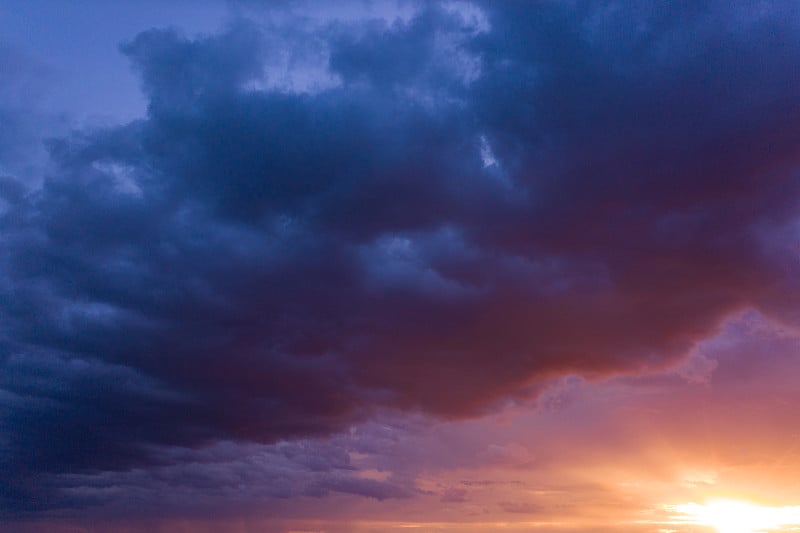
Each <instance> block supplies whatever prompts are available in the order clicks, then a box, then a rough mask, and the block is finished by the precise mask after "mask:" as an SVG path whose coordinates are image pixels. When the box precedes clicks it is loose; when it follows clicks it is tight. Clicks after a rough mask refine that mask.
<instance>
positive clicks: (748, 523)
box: [667, 500, 800, 533]
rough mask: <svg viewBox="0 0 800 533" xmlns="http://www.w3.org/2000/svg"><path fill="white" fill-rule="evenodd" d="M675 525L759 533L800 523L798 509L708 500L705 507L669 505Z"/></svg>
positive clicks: (728, 531) (720, 530) (737, 501)
mask: <svg viewBox="0 0 800 533" xmlns="http://www.w3.org/2000/svg"><path fill="white" fill-rule="evenodd" d="M667 508H668V509H669V510H671V511H674V512H675V513H676V515H675V519H676V520H677V521H678V522H682V523H687V524H700V525H706V526H711V527H713V528H714V529H716V530H717V531H718V532H719V533H760V532H763V531H768V530H776V529H780V528H782V527H785V526H791V525H798V524H800V506H794V507H768V506H764V505H757V504H754V503H749V502H744V501H739V500H710V501H708V502H706V503H705V504H704V505H700V504H697V503H687V504H683V505H670V506H668V507H667Z"/></svg>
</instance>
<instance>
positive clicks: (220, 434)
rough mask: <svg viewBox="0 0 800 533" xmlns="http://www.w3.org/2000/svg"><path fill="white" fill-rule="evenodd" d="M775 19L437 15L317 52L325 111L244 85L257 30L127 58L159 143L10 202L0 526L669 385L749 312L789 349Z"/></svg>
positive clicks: (256, 48)
mask: <svg viewBox="0 0 800 533" xmlns="http://www.w3.org/2000/svg"><path fill="white" fill-rule="evenodd" d="M792 9H794V8H792V7H791V6H781V8H780V9H777V8H776V9H775V10H773V12H765V13H758V14H756V13H751V12H750V11H748V10H747V9H745V8H741V7H735V6H734V7H731V6H729V5H728V4H727V3H724V2H719V3H714V2H711V3H704V4H702V6H700V5H698V7H686V6H678V5H675V6H662V5H656V4H654V5H652V6H646V7H642V6H640V5H638V4H633V3H631V4H626V3H623V4H621V7H620V8H618V9H616V10H615V9H612V7H611V6H610V5H608V6H605V5H599V4H597V5H594V6H592V5H588V4H587V5H583V4H580V5H577V6H573V5H572V4H563V3H551V2H541V3H536V4H524V3H513V4H502V5H497V4H489V5H483V6H482V11H483V12H484V13H485V17H486V18H485V20H486V22H485V25H481V26H480V28H479V29H476V26H475V24H474V22H473V21H472V19H471V18H469V17H465V16H464V14H463V13H462V12H460V11H457V10H455V11H454V10H452V9H450V10H448V9H445V8H441V7H439V6H436V5H432V6H425V7H423V8H420V11H419V13H418V14H417V15H416V16H415V17H412V18H411V19H409V20H407V21H403V20H400V21H396V22H394V23H392V24H387V23H385V22H384V23H381V22H375V21H370V22H366V23H363V24H356V23H353V24H352V25H349V24H348V25H336V24H333V25H331V26H330V27H323V28H321V29H319V30H317V31H318V34H319V39H320V40H321V41H325V42H326V43H327V46H328V47H329V53H330V56H329V57H330V61H329V68H330V71H331V73H332V74H333V75H335V76H338V77H339V78H340V79H341V84H336V85H333V86H331V87H330V88H327V89H324V90H320V91H318V92H313V93H309V92H291V91H287V90H284V89H280V88H275V89H265V90H254V89H253V87H254V86H253V82H254V80H256V81H257V80H259V79H261V78H262V77H263V76H264V72H263V62H264V61H265V59H264V58H265V57H266V56H265V54H266V53H267V51H266V50H265V46H264V43H265V33H264V32H265V30H264V29H263V28H261V27H259V26H258V25H256V24H255V23H251V22H247V21H241V22H237V23H234V24H232V25H231V26H230V27H229V28H227V29H226V30H225V31H223V32H221V33H219V34H215V35H207V36H200V37H197V38H194V39H189V38H187V37H185V36H183V35H181V34H180V32H178V31H176V30H148V31H146V32H144V33H141V34H139V35H138V36H136V37H134V38H133V39H132V40H130V41H128V42H126V44H124V45H123V46H122V48H121V50H122V51H123V52H124V54H125V55H126V56H127V57H128V58H129V59H130V61H131V62H132V64H133V67H134V69H135V70H136V72H138V74H139V76H140V78H141V81H142V88H143V91H144V93H145V94H146V96H147V98H148V100H149V108H148V114H147V117H146V118H144V119H142V120H139V121H135V122H132V123H129V124H124V125H119V126H114V127H107V128H104V129H90V130H84V131H78V132H75V133H74V134H72V135H69V136H62V137H59V138H56V139H53V140H52V141H51V142H50V143H49V150H50V158H51V164H52V165H53V170H52V172H51V173H50V174H48V175H47V176H46V178H45V180H44V183H43V185H42V186H41V188H30V187H27V188H26V187H23V186H22V185H20V184H18V183H16V182H15V180H14V178H12V179H11V180H8V179H5V180H4V182H3V183H4V184H5V185H3V187H2V188H0V194H2V200H3V204H2V205H4V206H5V207H4V209H3V210H0V219H1V220H2V226H0V227H2V230H0V231H2V234H1V235H0V238H2V241H3V243H4V244H3V247H2V249H1V250H0V302H2V303H1V304H0V324H2V325H0V347H1V348H2V352H1V353H0V363H1V364H2V365H3V370H2V382H0V384H1V386H2V394H0V421H2V425H3V428H4V433H5V436H4V437H3V439H2V440H0V452H2V453H0V457H2V459H0V467H1V468H0V471H1V472H3V474H2V476H3V478H2V479H3V481H4V482H3V483H2V484H0V486H2V487H3V489H2V493H0V504H2V506H3V507H4V508H6V509H11V510H36V509H40V508H48V507H51V506H53V505H54V504H55V502H56V500H57V498H56V494H57V493H58V490H57V489H58V487H57V486H56V485H55V484H54V482H53V479H54V476H55V477H57V476H59V475H79V474H85V473H91V472H96V471H98V470H100V471H123V470H126V469H130V468H133V467H137V466H141V465H149V464H153V463H154V462H157V461H158V460H160V458H159V456H158V454H157V453H155V452H154V451H153V450H154V449H158V448H160V447H169V446H173V447H174V446H179V447H189V448H198V447H203V446H208V445H211V444H212V443H214V442H220V441H255V442H262V443H275V442H278V441H281V440H283V439H295V438H301V437H314V436H323V435H330V434H332V433H335V432H338V431H341V430H344V429H346V428H348V427H349V426H350V425H351V424H353V423H356V422H358V421H362V420H365V419H367V418H369V417H370V416H371V414H373V413H374V412H375V410H376V409H383V408H391V409H399V410H409V411H422V412H425V413H428V414H432V415H435V416H442V417H450V418H459V417H467V416H474V415H477V414H480V413H484V412H486V411H487V410H489V409H491V408H492V407H493V406H495V405H496V402H497V401H499V400H501V399H503V398H505V397H508V396H511V395H514V394H516V393H519V391H521V390H523V389H528V388H530V387H531V386H532V385H536V384H539V383H543V382H544V381H545V380H547V379H550V378H552V377H554V376H560V375H566V374H581V375H584V376H588V377H603V376H610V375H614V374H618V373H628V374H630V373H637V372H641V371H643V370H646V369H657V368H662V367H665V366H667V365H670V364H673V363H675V362H676V361H678V360H680V359H681V358H682V357H684V356H685V355H686V354H688V353H689V351H690V350H691V348H692V347H693V346H694V345H695V344H696V343H697V342H699V341H700V340H702V339H704V338H706V337H708V336H710V335H711V334H713V333H714V331H715V330H716V328H717V327H718V326H719V325H720V323H721V322H722V321H723V320H725V319H726V318H727V317H729V316H732V315H733V314H735V313H737V312H740V311H741V310H742V309H745V308H754V309H759V310H760V311H761V312H762V313H763V314H764V315H765V316H768V317H770V319H773V320H782V321H783V322H785V323H787V324H796V320H797V315H796V313H797V311H796V309H795V305H796V304H795V303H794V300H793V298H792V295H793V294H795V293H796V291H797V289H798V286H797V284H798V281H797V280H798V279H800V277H798V275H797V274H798V262H797V248H796V232H795V233H792V230H790V228H796V223H797V222H796V221H797V215H798V209H797V208H798V206H797V198H799V197H800V196H798V193H800V180H798V173H797V163H798V161H797V159H798V153H800V152H798V146H799V145H800V133H799V132H798V130H797V128H796V124H797V119H798V118H800V117H799V115H800V99H798V97H797V91H796V87H797V86H798V83H797V82H798V81H800V80H797V70H796V69H794V68H792V66H793V65H795V64H796V62H797V59H798V52H800V50H798V47H797V46H796V45H793V44H791V43H794V42H795V40H794V39H791V36H792V35H794V34H795V33H796V30H797V28H796V22H795V21H796V20H798V18H797V17H796V16H795V15H796V13H795V14H789V13H785V12H784V10H792ZM288 35H291V33H290V32H289V33H288ZM287 39H289V37H287ZM787 43H788V44H787ZM451 49H455V50H457V51H458V57H459V61H458V65H453V64H449V63H448V62H447V61H446V59H445V57H446V56H444V55H443V54H444V52H443V50H445V51H447V50H451ZM448 53H449V52H448ZM466 67H469V68H468V69H467V68H466ZM465 69H466V70H465ZM487 146H489V147H490V148H491V154H492V158H493V160H494V161H495V163H494V164H492V165H490V166H487V165H486V164H485V158H486V155H485V154H486V147H487ZM498 176H500V177H502V179H498ZM791 235H795V237H787V236H791ZM792 238H794V239H795V241H794V242H791V239H792ZM54 442H56V443H58V445H55V446H54V445H53V443H54ZM316 487H317V488H318V490H317V493H318V494H323V493H325V492H326V491H339V492H348V493H356V494H364V495H368V496H373V497H375V498H388V497H394V496H398V495H400V493H401V492H402V493H403V494H405V492H403V491H404V490H405V489H403V490H400V489H397V488H396V487H394V486H390V485H387V484H385V483H383V482H380V481H376V480H369V479H356V478H350V477H348V478H345V479H343V478H339V477H336V476H332V477H328V478H326V479H324V480H322V481H320V482H319V483H318V484H317V485H316Z"/></svg>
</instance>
